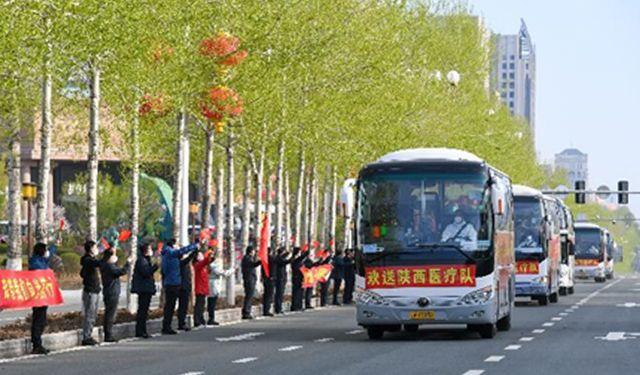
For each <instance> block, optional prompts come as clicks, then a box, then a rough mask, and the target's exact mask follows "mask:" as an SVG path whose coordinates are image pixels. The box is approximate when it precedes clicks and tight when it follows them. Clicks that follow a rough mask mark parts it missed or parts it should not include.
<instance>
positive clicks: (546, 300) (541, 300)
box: [538, 294, 549, 306]
mask: <svg viewBox="0 0 640 375" xmlns="http://www.w3.org/2000/svg"><path fill="white" fill-rule="evenodd" d="M538 304H540V306H547V305H548V304H549V296H548V295H546V294H545V295H544V296H540V297H538Z"/></svg>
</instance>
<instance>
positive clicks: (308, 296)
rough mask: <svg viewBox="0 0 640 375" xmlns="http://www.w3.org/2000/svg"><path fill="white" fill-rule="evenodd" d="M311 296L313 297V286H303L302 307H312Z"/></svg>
mask: <svg viewBox="0 0 640 375" xmlns="http://www.w3.org/2000/svg"><path fill="white" fill-rule="evenodd" d="M311 298H313V288H305V290H304V308H305V309H309V308H313V306H311Z"/></svg>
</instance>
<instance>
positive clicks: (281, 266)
mask: <svg viewBox="0 0 640 375" xmlns="http://www.w3.org/2000/svg"><path fill="white" fill-rule="evenodd" d="M291 259H292V258H291V254H290V253H289V252H288V251H287V250H286V249H285V248H284V247H281V248H279V249H278V252H277V254H276V275H275V281H276V293H275V302H274V305H273V306H274V308H273V309H274V311H275V313H276V314H282V302H283V300H284V290H285V288H286V286H287V265H288V264H289V263H291Z"/></svg>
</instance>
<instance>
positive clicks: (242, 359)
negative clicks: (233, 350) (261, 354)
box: [231, 357, 258, 364]
mask: <svg viewBox="0 0 640 375" xmlns="http://www.w3.org/2000/svg"><path fill="white" fill-rule="evenodd" d="M256 360H258V357H246V358H240V359H236V360H235V361H233V362H231V363H236V364H238V363H249V362H253V361H256Z"/></svg>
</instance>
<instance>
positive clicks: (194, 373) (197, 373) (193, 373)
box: [180, 371, 204, 375]
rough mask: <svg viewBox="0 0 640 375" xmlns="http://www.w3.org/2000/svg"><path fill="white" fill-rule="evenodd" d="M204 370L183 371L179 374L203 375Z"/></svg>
mask: <svg viewBox="0 0 640 375" xmlns="http://www.w3.org/2000/svg"><path fill="white" fill-rule="evenodd" d="M203 374H204V372H202V371H191V372H185V373H184V374H180V375H203Z"/></svg>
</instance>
